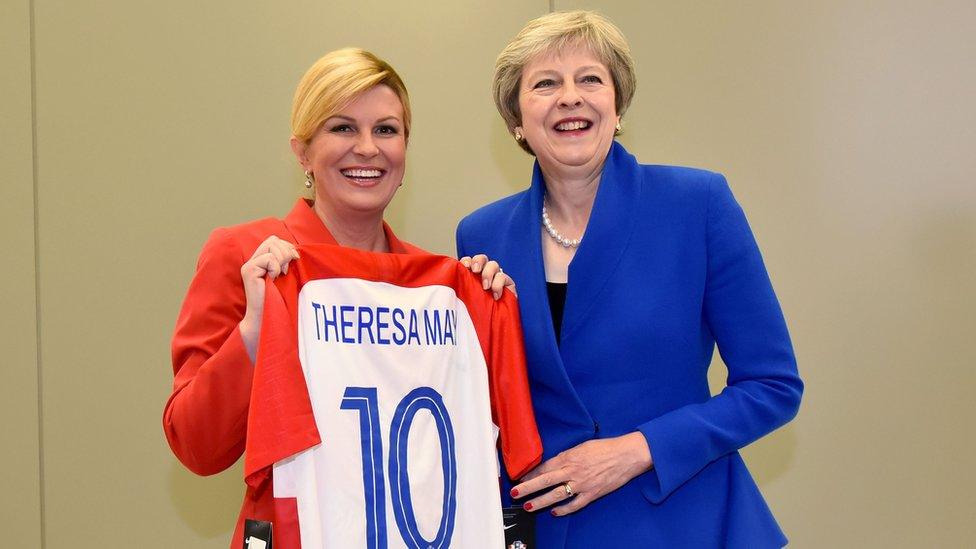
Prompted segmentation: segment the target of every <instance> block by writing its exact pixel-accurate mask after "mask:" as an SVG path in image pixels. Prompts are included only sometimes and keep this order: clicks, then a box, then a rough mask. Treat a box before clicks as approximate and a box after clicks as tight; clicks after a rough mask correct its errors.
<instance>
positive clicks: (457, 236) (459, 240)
mask: <svg viewBox="0 0 976 549" xmlns="http://www.w3.org/2000/svg"><path fill="white" fill-rule="evenodd" d="M462 225H464V219H462V220H461V221H459V222H458V226H457V230H455V231H454V245H455V247H456V248H457V256H458V259H461V258H462V257H464V256H466V255H469V254H468V253H467V252H466V251H465V247H464V242H463V240H464V236H463V235H462V229H461V226H462Z"/></svg>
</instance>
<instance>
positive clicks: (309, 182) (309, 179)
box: [305, 170, 315, 189]
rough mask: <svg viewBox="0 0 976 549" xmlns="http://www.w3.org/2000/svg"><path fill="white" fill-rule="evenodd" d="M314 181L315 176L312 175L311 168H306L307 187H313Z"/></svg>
mask: <svg viewBox="0 0 976 549" xmlns="http://www.w3.org/2000/svg"><path fill="white" fill-rule="evenodd" d="M312 181H315V176H313V175H312V171H311V170H305V188H306V189H311V188H312Z"/></svg>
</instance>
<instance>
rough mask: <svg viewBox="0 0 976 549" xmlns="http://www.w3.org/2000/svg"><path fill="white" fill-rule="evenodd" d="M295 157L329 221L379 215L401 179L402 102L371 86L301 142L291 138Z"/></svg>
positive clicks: (403, 146) (403, 153) (388, 91)
mask: <svg viewBox="0 0 976 549" xmlns="http://www.w3.org/2000/svg"><path fill="white" fill-rule="evenodd" d="M291 145H292V150H293V151H294V153H295V156H296V157H297V158H298V162H299V163H300V164H301V165H302V167H303V168H304V169H305V170H308V171H310V172H311V173H312V175H313V176H314V178H315V202H316V209H317V210H319V211H322V212H323V213H324V214H325V215H326V216H327V217H329V218H330V220H331V221H333V222H338V223H342V222H343V220H345V219H350V218H352V217H355V218H361V217H362V216H363V215H376V216H378V217H380V218H382V216H383V210H384V209H385V208H386V206H387V204H389V203H390V200H392V199H393V195H394V194H395V193H396V190H397V188H398V187H399V186H400V183H401V181H403V171H404V164H405V159H406V149H407V144H406V139H405V135H404V126H403V104H401V103H400V99H399V98H398V97H397V95H396V93H395V92H394V91H393V90H392V89H390V88H389V87H387V86H385V85H378V86H374V87H372V88H370V89H368V90H366V91H365V92H363V93H362V94H360V95H359V96H358V97H356V98H355V99H354V100H353V101H351V102H350V103H349V104H348V105H346V106H345V107H344V108H342V109H340V110H339V111H338V112H336V113H335V114H333V115H332V116H330V117H329V118H327V119H325V121H324V122H323V123H322V125H321V126H320V127H319V129H318V130H317V131H316V132H315V133H314V134H313V135H312V138H311V139H310V140H309V141H308V142H307V143H305V142H302V141H300V140H298V139H295V138H292V142H291Z"/></svg>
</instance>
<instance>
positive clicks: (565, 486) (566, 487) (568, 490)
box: [563, 480, 576, 498]
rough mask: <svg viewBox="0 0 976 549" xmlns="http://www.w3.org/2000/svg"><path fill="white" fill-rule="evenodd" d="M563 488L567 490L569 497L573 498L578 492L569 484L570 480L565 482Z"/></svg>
mask: <svg viewBox="0 0 976 549" xmlns="http://www.w3.org/2000/svg"><path fill="white" fill-rule="evenodd" d="M563 490H565V491H566V497H568V498H571V497H573V496H574V495H575V494H576V492H574V491H573V487H572V486H570V485H569V481H568V480H567V481H566V482H564V483H563Z"/></svg>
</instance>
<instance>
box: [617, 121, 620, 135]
mask: <svg viewBox="0 0 976 549" xmlns="http://www.w3.org/2000/svg"><path fill="white" fill-rule="evenodd" d="M616 128H617V133H620V121H619V120H618V121H617V125H616Z"/></svg>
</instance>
